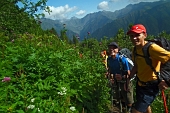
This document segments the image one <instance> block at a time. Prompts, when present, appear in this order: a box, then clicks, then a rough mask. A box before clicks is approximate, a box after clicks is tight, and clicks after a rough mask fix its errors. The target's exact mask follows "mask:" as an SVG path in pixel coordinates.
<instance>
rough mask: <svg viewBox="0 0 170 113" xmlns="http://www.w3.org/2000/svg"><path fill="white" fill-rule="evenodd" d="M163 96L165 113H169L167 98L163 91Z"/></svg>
mask: <svg viewBox="0 0 170 113" xmlns="http://www.w3.org/2000/svg"><path fill="white" fill-rule="evenodd" d="M161 94H162V99H163V102H164V108H165V113H168V107H167V104H166V97H165V93H164V91H163V90H162V91H161Z"/></svg>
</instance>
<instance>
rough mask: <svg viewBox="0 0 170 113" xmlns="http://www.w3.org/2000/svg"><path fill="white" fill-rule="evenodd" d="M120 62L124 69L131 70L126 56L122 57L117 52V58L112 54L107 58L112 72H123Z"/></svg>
mask: <svg viewBox="0 0 170 113" xmlns="http://www.w3.org/2000/svg"><path fill="white" fill-rule="evenodd" d="M120 60H121V61H120ZM120 63H121V64H122V68H123V71H128V70H130V67H129V63H128V61H127V59H126V58H125V57H124V56H123V57H122V58H121V57H120V55H119V54H117V55H116V57H115V58H112V57H111V56H109V57H108V58H107V66H108V68H109V71H110V73H111V74H113V75H115V74H122V70H121V66H120Z"/></svg>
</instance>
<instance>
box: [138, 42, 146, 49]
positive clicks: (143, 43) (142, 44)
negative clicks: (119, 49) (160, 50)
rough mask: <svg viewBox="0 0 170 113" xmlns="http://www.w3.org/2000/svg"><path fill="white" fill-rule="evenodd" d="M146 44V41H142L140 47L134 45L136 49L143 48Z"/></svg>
mask: <svg viewBox="0 0 170 113" xmlns="http://www.w3.org/2000/svg"><path fill="white" fill-rule="evenodd" d="M146 43H147V41H143V42H142V43H141V44H140V45H136V48H137V49H141V48H143V46H144V45H145V44H146Z"/></svg>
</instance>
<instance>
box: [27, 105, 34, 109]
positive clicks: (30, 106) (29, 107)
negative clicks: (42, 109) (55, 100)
mask: <svg viewBox="0 0 170 113" xmlns="http://www.w3.org/2000/svg"><path fill="white" fill-rule="evenodd" d="M27 108H28V109H34V108H35V105H29V106H28V107H27Z"/></svg>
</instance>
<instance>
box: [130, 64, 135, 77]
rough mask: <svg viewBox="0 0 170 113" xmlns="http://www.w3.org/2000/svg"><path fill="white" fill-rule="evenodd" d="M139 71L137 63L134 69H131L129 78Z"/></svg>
mask: <svg viewBox="0 0 170 113" xmlns="http://www.w3.org/2000/svg"><path fill="white" fill-rule="evenodd" d="M136 73H137V65H134V66H133V68H132V70H131V71H130V74H129V78H133V76H134V75H135V74H136Z"/></svg>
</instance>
